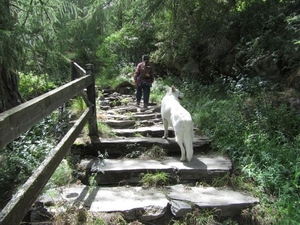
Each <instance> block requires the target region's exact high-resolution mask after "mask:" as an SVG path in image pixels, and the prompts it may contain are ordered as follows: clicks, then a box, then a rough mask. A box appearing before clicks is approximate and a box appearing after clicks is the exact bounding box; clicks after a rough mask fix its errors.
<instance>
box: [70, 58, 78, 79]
mask: <svg viewBox="0 0 300 225" xmlns="http://www.w3.org/2000/svg"><path fill="white" fill-rule="evenodd" d="M76 78H78V73H77V70H76V68H75V66H74V61H72V62H71V80H75V79H76Z"/></svg>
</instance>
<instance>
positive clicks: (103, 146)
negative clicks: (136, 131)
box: [71, 134, 210, 158]
mask: <svg viewBox="0 0 300 225" xmlns="http://www.w3.org/2000/svg"><path fill="white" fill-rule="evenodd" d="M161 136H162V134H161ZM161 136H160V137H159V138H153V137H150V138H148V137H129V138H122V137H117V138H108V139H101V143H100V144H99V146H98V147H97V148H95V147H93V146H92V145H91V144H87V141H86V140H85V139H82V138H80V137H79V138H77V139H76V141H75V143H74V145H73V146H72V148H71V153H72V154H74V155H83V156H84V155H93V156H97V155H98V151H100V152H101V153H102V154H103V153H104V152H105V151H106V152H107V153H108V155H109V157H113V158H116V157H120V156H124V155H126V154H129V153H132V152H133V151H136V150H139V151H145V150H147V149H149V148H152V147H153V146H160V147H161V148H163V149H164V150H165V151H166V153H167V154H168V155H180V154H181V153H180V148H179V145H178V144H177V143H176V141H175V138H174V137H173V138H168V139H163V138H161ZM193 149H194V152H195V153H204V152H208V150H209V149H210V140H209V138H207V137H205V136H199V137H198V136H196V137H195V138H194V142H193Z"/></svg>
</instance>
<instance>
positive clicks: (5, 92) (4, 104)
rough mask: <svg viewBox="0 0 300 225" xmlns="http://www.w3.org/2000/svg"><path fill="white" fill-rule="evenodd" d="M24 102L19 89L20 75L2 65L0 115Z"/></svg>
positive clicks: (0, 74) (0, 72)
mask: <svg viewBox="0 0 300 225" xmlns="http://www.w3.org/2000/svg"><path fill="white" fill-rule="evenodd" d="M22 102H23V100H22V97H21V95H20V92H19V89H18V75H17V74H16V73H14V72H12V71H9V70H8V69H7V68H5V66H4V65H0V113H2V112H4V111H6V110H8V109H10V108H13V107H15V106H17V105H19V104H21V103H22Z"/></svg>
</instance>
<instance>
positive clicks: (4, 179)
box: [0, 114, 56, 202]
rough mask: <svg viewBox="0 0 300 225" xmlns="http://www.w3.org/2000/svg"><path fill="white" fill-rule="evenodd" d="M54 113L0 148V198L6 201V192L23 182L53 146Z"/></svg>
mask: <svg viewBox="0 0 300 225" xmlns="http://www.w3.org/2000/svg"><path fill="white" fill-rule="evenodd" d="M55 119H56V118H55V115H54V114H52V115H51V116H49V117H47V118H45V119H44V120H42V121H41V122H40V123H39V124H36V125H35V126H34V127H32V128H31V129H30V130H28V131H27V132H25V133H24V134H22V135H21V136H20V137H19V138H18V139H17V140H15V141H14V142H12V143H11V144H9V145H8V146H7V147H6V148H4V149H2V150H0V155H1V157H2V160H1V167H0V189H1V190H2V194H1V196H0V200H1V201H2V202H6V201H7V200H9V199H7V198H9V197H8V196H6V193H7V192H13V191H14V188H16V187H17V186H18V185H20V184H22V183H24V182H25V181H26V179H27V178H28V177H29V176H31V174H32V172H33V171H34V170H35V169H36V168H37V167H38V166H39V165H40V164H41V162H42V161H43V160H44V159H45V157H46V155H47V154H48V153H49V152H50V150H51V149H53V148H55V144H56V143H55V125H53V121H55Z"/></svg>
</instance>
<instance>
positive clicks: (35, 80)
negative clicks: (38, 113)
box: [19, 72, 56, 100]
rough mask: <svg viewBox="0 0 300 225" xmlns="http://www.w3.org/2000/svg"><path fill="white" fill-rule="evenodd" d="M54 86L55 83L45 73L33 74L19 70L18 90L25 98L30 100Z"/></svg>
mask: <svg viewBox="0 0 300 225" xmlns="http://www.w3.org/2000/svg"><path fill="white" fill-rule="evenodd" d="M55 88H56V85H55V84H54V82H52V81H51V80H50V78H49V76H48V75H47V74H41V75H35V74H33V73H29V74H24V73H21V72H19V91H20V93H21V95H22V97H23V99H25V100H30V99H32V98H35V97H37V96H39V95H42V94H44V93H46V92H48V91H49V90H52V89H55Z"/></svg>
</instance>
